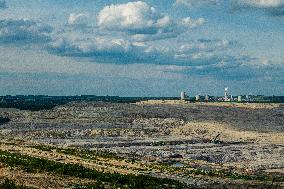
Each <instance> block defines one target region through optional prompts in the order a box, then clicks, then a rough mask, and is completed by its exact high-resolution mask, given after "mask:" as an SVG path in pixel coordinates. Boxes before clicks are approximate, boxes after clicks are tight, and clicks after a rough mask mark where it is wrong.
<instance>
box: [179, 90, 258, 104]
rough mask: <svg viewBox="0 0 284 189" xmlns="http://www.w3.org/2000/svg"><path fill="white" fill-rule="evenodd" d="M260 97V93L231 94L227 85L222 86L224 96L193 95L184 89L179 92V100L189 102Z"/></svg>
mask: <svg viewBox="0 0 284 189" xmlns="http://www.w3.org/2000/svg"><path fill="white" fill-rule="evenodd" d="M259 99H261V95H258V96H255V97H254V98H252V95H246V96H244V95H236V96H233V95H232V94H230V92H229V87H225V88H224V96H209V95H208V93H207V94H206V95H200V94H197V95H195V96H193V97H190V96H188V95H187V93H186V92H185V91H182V92H181V93H180V100H182V101H191V102H256V101H258V100H259Z"/></svg>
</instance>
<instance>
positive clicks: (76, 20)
mask: <svg viewBox="0 0 284 189" xmlns="http://www.w3.org/2000/svg"><path fill="white" fill-rule="evenodd" d="M87 20H88V15H86V14H84V13H79V14H75V13H72V14H70V16H69V19H68V24H70V25H86V24H87Z"/></svg>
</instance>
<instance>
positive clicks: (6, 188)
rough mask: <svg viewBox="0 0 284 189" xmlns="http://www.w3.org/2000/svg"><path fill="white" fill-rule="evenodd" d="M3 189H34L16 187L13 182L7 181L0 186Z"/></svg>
mask: <svg viewBox="0 0 284 189" xmlns="http://www.w3.org/2000/svg"><path fill="white" fill-rule="evenodd" d="M0 188H1V189H33V188H30V187H26V186H23V185H16V184H15V183H14V182H13V181H11V180H8V179H6V180H5V181H4V182H3V183H1V184H0Z"/></svg>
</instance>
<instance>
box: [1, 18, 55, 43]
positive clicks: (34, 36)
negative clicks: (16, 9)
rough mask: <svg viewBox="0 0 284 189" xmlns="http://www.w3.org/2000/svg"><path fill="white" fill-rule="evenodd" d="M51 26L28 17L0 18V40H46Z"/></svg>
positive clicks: (9, 41)
mask: <svg viewBox="0 0 284 189" xmlns="http://www.w3.org/2000/svg"><path fill="white" fill-rule="evenodd" d="M51 31H52V28H51V27H50V26H48V25H45V24H42V23H37V22H35V21H32V20H28V19H19V20H0V42H7V43H11V42H21V41H26V42H42V41H48V40H49V36H48V34H49V33H50V32H51Z"/></svg>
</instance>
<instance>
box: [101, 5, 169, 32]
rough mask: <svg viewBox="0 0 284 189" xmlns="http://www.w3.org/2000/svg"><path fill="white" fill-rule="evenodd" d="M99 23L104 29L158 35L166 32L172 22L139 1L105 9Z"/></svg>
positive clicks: (167, 17)
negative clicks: (158, 32) (157, 33)
mask: <svg viewBox="0 0 284 189" xmlns="http://www.w3.org/2000/svg"><path fill="white" fill-rule="evenodd" d="M97 23H98V26H99V27H101V28H104V29H110V30H123V31H125V30H126V31H135V32H137V33H156V32H157V31H158V30H166V28H168V27H169V26H170V25H171V20H170V17H169V16H165V15H161V14H159V13H157V11H156V9H155V8H154V7H151V6H149V5H148V4H147V3H146V2H142V1H137V2H129V3H126V4H118V5H110V6H106V7H104V8H103V9H102V10H101V11H100V12H99V14H98V17H97Z"/></svg>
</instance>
